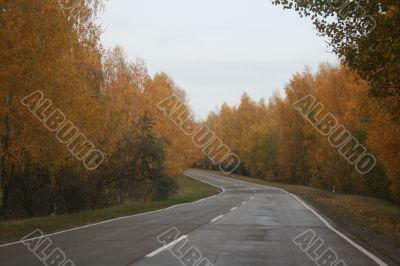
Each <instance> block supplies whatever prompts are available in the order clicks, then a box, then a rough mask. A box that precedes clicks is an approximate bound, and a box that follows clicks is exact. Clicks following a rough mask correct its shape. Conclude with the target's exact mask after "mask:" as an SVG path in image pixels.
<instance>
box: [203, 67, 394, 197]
mask: <svg viewBox="0 0 400 266" xmlns="http://www.w3.org/2000/svg"><path fill="white" fill-rule="evenodd" d="M369 89H370V88H369V85H368V83H367V82H365V81H364V80H362V79H361V78H360V77H359V76H358V75H357V74H355V73H354V72H353V71H351V70H349V69H348V68H346V67H343V66H341V67H333V66H330V65H327V64H324V65H321V66H320V68H319V70H318V72H317V73H316V74H312V73H311V72H310V71H309V70H305V71H304V72H303V73H297V74H295V75H294V76H293V78H292V79H291V80H290V81H289V82H288V84H287V85H286V87H285V94H284V96H280V95H279V94H275V95H274V96H273V97H272V98H271V99H270V100H269V101H268V102H265V101H264V100H261V101H260V102H255V101H253V100H252V99H250V97H249V96H248V95H247V94H244V95H243V96H242V98H241V103H240V104H239V105H238V106H228V105H227V104H223V105H222V106H221V108H220V110H219V112H216V113H215V112H214V113H211V114H210V115H209V117H208V119H207V121H206V124H207V125H208V126H209V127H210V128H211V129H212V130H213V131H214V132H215V133H216V135H218V136H219V137H220V138H221V139H222V141H223V142H224V143H225V144H227V145H228V146H229V147H230V148H231V149H232V150H233V151H234V152H235V153H236V154H237V155H239V157H240V160H241V165H240V167H239V168H238V169H237V171H236V172H237V173H241V174H247V175H251V176H254V177H257V178H261V179H266V180H270V181H279V182H287V183H292V184H303V185H307V186H313V187H317V188H323V189H326V190H330V191H332V190H334V189H335V191H337V192H344V193H358V194H364V195H372V196H375V197H379V198H384V199H388V200H392V201H396V202H397V203H399V202H400V164H399V162H400V127H399V126H398V122H397V121H396V117H394V116H392V115H391V114H390V112H389V111H388V108H387V105H388V102H387V101H386V100H387V99H385V101H382V100H381V99H377V98H372V97H370V96H369V94H368V91H369ZM307 95H312V96H313V97H314V98H315V99H316V100H317V101H318V102H319V103H321V104H322V106H323V108H324V109H325V111H326V112H331V113H332V114H333V116H334V117H335V118H336V119H337V120H338V122H339V123H340V124H342V125H343V126H344V127H345V128H346V129H347V130H348V131H349V132H350V133H351V135H352V136H353V137H354V139H356V140H358V141H359V143H360V144H362V145H364V146H365V147H366V149H367V150H368V151H369V152H371V154H373V156H375V157H376V158H377V165H376V166H375V167H374V168H373V170H372V171H370V172H369V173H367V174H365V175H362V174H360V173H359V172H358V171H356V169H355V167H354V166H353V165H351V164H350V163H349V162H348V160H347V159H346V158H345V157H344V156H342V155H341V154H340V153H339V152H338V150H337V149H335V148H333V147H332V145H331V144H330V143H329V142H328V140H327V137H326V136H324V135H322V134H321V133H320V132H319V130H317V128H315V127H314V126H313V125H312V124H311V123H309V122H308V121H307V120H306V119H305V117H303V116H302V115H301V114H300V113H299V112H298V111H297V110H296V109H295V103H296V102H297V101H298V100H300V99H302V98H304V97H306V96H307ZM350 148H351V147H349V152H350V153H351V152H354V151H352V150H350ZM196 165H197V166H200V167H203V168H216V166H213V165H212V164H211V163H210V161H209V160H208V159H207V158H206V156H203V158H202V159H201V160H199V161H198V162H197V163H196Z"/></svg>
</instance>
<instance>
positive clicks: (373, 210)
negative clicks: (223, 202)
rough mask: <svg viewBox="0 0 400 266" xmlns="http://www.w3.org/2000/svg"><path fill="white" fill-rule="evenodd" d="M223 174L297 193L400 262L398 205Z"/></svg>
mask: <svg viewBox="0 0 400 266" xmlns="http://www.w3.org/2000/svg"><path fill="white" fill-rule="evenodd" d="M196 170H197V169H196ZM219 174H221V173H219ZM226 176H228V177H232V178H235V179H239V180H243V181H247V182H251V183H257V184H261V185H268V186H272V187H277V188H281V189H284V190H286V191H288V192H290V193H293V194H295V195H297V196H300V197H301V198H302V199H303V200H305V201H306V202H307V203H309V204H310V205H311V206H313V207H314V208H316V209H317V210H318V212H320V213H321V214H323V215H324V216H326V217H328V218H329V219H330V220H332V221H333V222H334V223H336V224H337V225H338V226H339V227H340V228H341V229H344V231H345V232H347V233H349V234H350V235H354V236H356V237H357V238H358V239H360V240H361V241H363V242H365V243H366V245H367V246H369V248H372V249H375V250H378V251H379V252H380V253H381V254H383V255H386V256H388V257H390V258H391V259H393V260H395V261H397V263H400V208H399V207H398V206H396V205H393V204H391V203H390V202H387V201H384V200H380V199H376V198H371V197H364V196H357V195H346V194H340V193H333V192H329V191H325V190H321V189H316V188H312V187H307V186H301V185H288V184H282V183H274V182H267V181H264V180H261V179H257V178H251V177H246V176H240V175H226Z"/></svg>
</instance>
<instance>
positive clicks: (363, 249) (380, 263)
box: [223, 176, 388, 266]
mask: <svg viewBox="0 0 400 266" xmlns="http://www.w3.org/2000/svg"><path fill="white" fill-rule="evenodd" d="M223 177H226V178H228V179H233V178H230V177H227V176H223ZM235 180H236V179H235ZM239 181H240V182H242V183H247V184H253V183H250V182H247V181H242V180H239ZM262 186H265V185H262ZM269 187H273V186H269ZM273 188H276V187H273ZM278 189H280V188H278ZM280 190H281V191H283V192H285V193H287V194H289V195H291V196H292V197H294V198H295V199H296V200H298V201H299V202H300V203H301V204H303V205H304V206H305V207H306V208H307V209H309V210H310V211H311V212H312V213H313V214H314V215H315V216H317V217H318V218H319V219H320V220H321V221H322V222H323V223H324V224H325V225H326V227H328V228H329V229H330V230H332V231H333V232H334V233H336V234H337V235H339V236H340V237H341V238H343V239H344V240H345V241H347V242H348V243H349V244H350V245H352V246H353V247H355V248H357V249H358V250H359V251H361V252H362V253H364V254H365V255H366V256H368V257H369V258H370V259H372V260H373V261H375V262H376V263H377V264H378V265H380V266H388V264H386V263H385V262H383V261H382V260H381V259H380V258H378V257H377V256H375V255H374V254H372V253H371V252H369V251H368V250H366V249H365V248H363V247H362V246H360V245H359V244H357V243H355V242H354V241H353V240H351V239H350V238H348V237H347V236H346V235H344V234H343V233H341V232H340V231H339V230H337V229H335V228H334V227H333V226H332V225H331V224H330V223H328V221H326V220H325V219H324V218H322V216H321V215H319V214H318V213H317V212H316V211H314V210H313V209H312V208H311V207H309V206H308V205H307V204H306V203H304V202H303V201H302V200H301V199H299V198H298V197H297V196H295V195H293V194H292V193H290V192H288V191H286V190H284V189H280Z"/></svg>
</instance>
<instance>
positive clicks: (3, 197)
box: [0, 0, 192, 218]
mask: <svg viewBox="0 0 400 266" xmlns="http://www.w3.org/2000/svg"><path fill="white" fill-rule="evenodd" d="M61 2H63V1H53V0H45V1H37V0H0V26H1V27H0V101H1V104H0V117H1V120H0V126H1V129H0V132H1V139H0V140H1V146H0V212H1V216H2V217H4V218H14V217H28V216H37V215H48V214H53V213H56V214H59V213H67V212H76V211H80V210H84V209H88V208H98V207H106V206H111V205H113V204H118V203H121V202H123V201H126V200H149V199H164V198H166V197H168V196H169V195H170V194H171V193H173V192H174V191H175V190H176V186H177V185H176V184H175V182H174V179H173V178H171V177H173V176H175V175H177V174H179V173H181V172H182V171H183V169H184V168H185V167H186V165H187V164H188V162H189V161H190V160H191V159H190V158H191V154H192V150H191V146H190V139H189V138H188V137H186V136H185V135H184V134H183V133H181V131H180V130H179V128H178V127H176V126H175V125H174V124H173V123H170V121H169V120H168V119H167V118H166V117H164V115H163V114H162V113H161V112H160V111H159V110H158V109H157V103H158V102H160V101H162V100H163V99H164V98H167V97H169V96H170V95H171V94H175V95H177V96H178V97H180V98H181V100H182V102H185V95H184V92H183V91H182V90H180V89H179V88H177V87H176V86H175V85H174V83H173V82H172V81H171V79H170V78H169V77H168V76H167V75H165V74H162V73H161V74H157V75H155V76H154V77H150V76H149V74H148V72H147V69H146V67H145V65H144V63H143V62H141V61H140V60H138V61H136V62H129V61H127V59H126V58H125V55H124V52H123V49H121V48H115V49H113V50H111V51H108V50H104V49H103V48H102V46H101V45H100V43H99V38H100V34H101V29H100V27H99V26H98V25H96V23H95V19H96V15H97V13H98V11H99V10H101V8H102V2H101V1H92V0H91V1H89V0H88V1H76V4H77V5H75V6H73V8H66V7H65V6H63V5H61V4H60V3H61ZM67 2H68V1H67ZM70 2H71V1H70ZM35 91H40V92H41V93H43V95H44V97H45V98H46V99H48V102H51V107H49V108H45V107H44V106H45V102H44V101H43V102H40V103H39V102H37V103H36V104H33V103H30V105H29V106H28V107H31V108H32V109H35V108H36V114H39V115H41V116H42V117H41V118H42V119H41V120H43V121H49V117H50V114H51V113H52V112H53V111H54V110H55V109H56V108H57V109H59V113H61V112H62V114H63V115H65V118H66V119H67V120H69V121H71V122H72V123H73V124H74V125H75V127H76V128H77V129H79V131H80V132H81V133H82V134H84V135H81V136H85V137H86V138H87V140H88V141H90V142H91V143H93V144H94V146H95V147H96V149H98V150H99V151H101V152H102V153H103V154H104V158H105V160H104V162H102V163H101V165H100V166H99V167H98V168H97V169H96V170H93V171H90V170H88V169H87V168H86V167H85V166H84V164H83V163H82V161H80V160H78V159H77V157H79V156H81V154H80V153H81V152H82V151H83V150H84V149H85V144H87V142H86V143H85V142H83V143H69V144H65V143H60V141H59V139H58V138H57V137H56V133H55V132H52V131H51V130H49V128H48V127H45V126H44V124H43V123H41V122H40V121H39V120H38V117H35V115H33V114H32V113H34V112H31V111H32V110H29V109H28V108H26V106H24V105H23V104H22V103H21V100H22V99H24V98H25V97H26V96H28V95H30V94H32V93H33V92H35ZM32 106H33V107H32ZM39 110H40V112H39ZM188 111H189V110H188ZM60 116H61V115H60ZM60 116H59V117H60ZM53 118H54V117H53ZM50 123H51V122H50ZM80 145H82V146H80ZM73 155H75V156H73Z"/></svg>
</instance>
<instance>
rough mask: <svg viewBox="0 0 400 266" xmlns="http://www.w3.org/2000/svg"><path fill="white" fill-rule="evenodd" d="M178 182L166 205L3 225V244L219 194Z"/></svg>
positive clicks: (0, 233) (157, 203)
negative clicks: (39, 233)
mask: <svg viewBox="0 0 400 266" xmlns="http://www.w3.org/2000/svg"><path fill="white" fill-rule="evenodd" d="M177 182H178V184H179V190H178V192H177V193H176V194H175V195H173V196H172V197H171V198H170V199H168V200H165V201H150V202H127V203H125V204H122V205H119V206H115V207H111V208H106V209H98V210H88V211H83V212H79V213H72V214H64V215H54V216H45V217H37V218H29V219H22V220H7V221H0V243H7V242H10V241H13V240H19V239H20V238H21V237H22V236H25V235H27V234H29V233H30V232H32V231H34V230H35V229H40V230H42V231H43V232H45V233H52V232H56V231H60V230H65V229H68V228H73V227H76V226H82V225H87V224H91V223H96V222H100V221H105V220H109V219H113V218H117V217H121V216H127V215H133V214H138V213H143V212H149V211H154V210H157V209H162V208H166V207H169V206H173V205H176V204H181V203H187V202H193V201H196V200H198V199H201V198H205V197H209V196H212V195H215V194H217V193H218V192H219V189H218V188H216V187H213V186H211V185H208V184H205V183H203V182H200V181H197V180H195V179H192V178H190V177H186V176H182V177H179V178H177Z"/></svg>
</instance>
